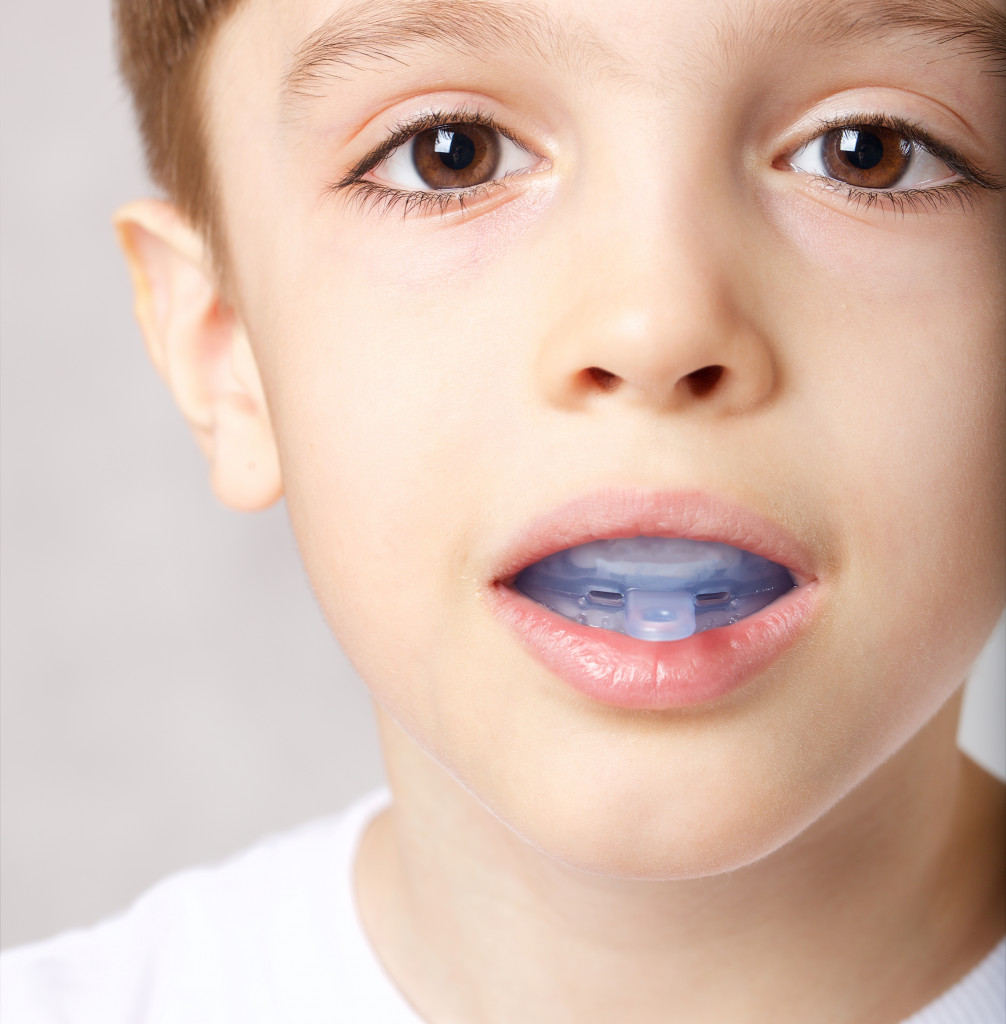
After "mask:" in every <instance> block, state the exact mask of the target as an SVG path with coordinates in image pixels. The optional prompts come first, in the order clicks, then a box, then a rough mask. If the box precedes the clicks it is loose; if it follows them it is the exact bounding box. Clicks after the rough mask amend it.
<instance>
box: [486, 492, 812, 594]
mask: <svg viewBox="0 0 1006 1024" xmlns="http://www.w3.org/2000/svg"><path fill="white" fill-rule="evenodd" d="M615 537H687V538H690V539H691V540H705V541H716V542H718V543H721V544H730V545H732V546H734V547H737V548H743V549H744V550H745V551H750V552H751V553H752V554H755V555H760V556H761V557H762V558H767V559H769V560H770V561H772V562H776V563H778V564H779V565H782V566H784V567H785V568H786V569H788V570H789V571H790V573H791V574H792V575H793V578H794V579H795V581H796V583H797V584H798V585H803V584H805V583H810V582H812V581H813V580H816V579H817V578H818V572H817V567H816V566H817V559H815V558H814V556H813V554H812V553H811V551H810V550H809V549H808V548H807V547H806V546H805V545H804V544H803V543H802V542H801V541H799V540H798V539H797V538H796V537H795V536H794V535H793V534H792V533H790V531H789V530H787V529H785V528H784V527H782V526H780V525H779V524H778V523H776V522H774V521H773V520H771V519H768V518H766V517H765V516H763V515H760V514H759V513H757V512H755V511H753V510H751V509H749V508H747V507H745V506H743V505H739V504H736V503H735V502H733V501H730V500H727V499H724V498H720V497H715V496H713V495H710V494H706V493H704V492H701V491H643V490H624V489H609V490H601V491H595V492H593V493H591V494H586V495H583V496H581V497H579V498H574V499H573V500H572V501H568V502H566V503H564V504H563V505H560V506H559V507H558V508H555V509H552V510H551V511H549V512H546V513H544V514H543V515H540V516H538V517H536V518H535V519H533V520H531V522H529V523H527V524H526V525H525V526H523V527H522V528H521V529H519V530H518V531H517V533H516V534H515V535H514V536H513V537H512V538H511V540H510V542H509V543H508V544H507V545H506V546H505V547H504V549H503V552H502V553H501V556H500V559H499V562H498V567H497V570H496V573H495V574H494V578H493V581H492V582H493V583H494V584H497V583H502V584H509V583H510V582H511V581H512V580H513V578H514V577H515V576H516V575H517V574H518V573H519V572H520V571H521V570H522V569H524V568H526V567H527V566H529V565H533V564H534V563H535V562H537V561H539V560H540V559H542V558H544V557H545V556H546V555H551V554H553V553H554V552H556V551H562V550H564V549H566V548H571V547H576V546H577V545H578V544H586V543H588V542H589V541H592V540H608V539H610V538H615Z"/></svg>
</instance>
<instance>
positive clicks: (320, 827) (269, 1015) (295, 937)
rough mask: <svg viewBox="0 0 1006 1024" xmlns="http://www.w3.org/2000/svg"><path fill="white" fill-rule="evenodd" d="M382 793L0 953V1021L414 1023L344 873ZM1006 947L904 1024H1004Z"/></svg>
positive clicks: (48, 1023)
mask: <svg viewBox="0 0 1006 1024" xmlns="http://www.w3.org/2000/svg"><path fill="white" fill-rule="evenodd" d="M388 799H389V797H388V793H387V791H386V790H380V791H378V792H376V793H372V794H370V795H369V796H366V797H364V798H362V799H361V800H359V801H357V802H356V803H355V804H353V805H352V806H351V807H350V808H349V809H348V810H346V811H345V812H343V813H342V814H341V815H338V816H336V817H332V818H326V819H323V820H320V821H317V822H313V823H310V824H307V825H304V826H301V827H300V828H298V829H295V830H293V831H291V832H287V833H284V834H283V835H280V836H276V837H272V838H268V839H265V840H263V841H261V842H260V843H258V844H257V845H255V846H253V847H252V848H251V849H249V850H248V851H247V852H245V853H243V854H240V855H238V856H237V857H235V858H233V859H231V860H229V861H227V862H225V863H224V864H221V865H219V866H217V867H210V868H197V869H194V870H190V871H184V872H182V873H181V874H178V875H174V876H173V877H171V878H169V879H167V880H165V881H164V882H161V883H160V884H159V885H157V886H155V887H154V888H153V889H152V890H150V892H148V893H147V894H146V895H145V896H143V897H142V898H141V899H140V900H139V901H138V902H137V903H136V904H135V905H134V906H133V907H132V908H131V909H130V910H129V911H127V912H126V913H125V914H123V915H121V916H119V917H115V918H112V919H110V920H108V921H106V922H104V923H102V924H99V925H97V926H96V927H94V928H91V929H88V930H85V931H75V932H69V933H67V934H65V935H61V936H58V937H56V938H54V939H50V940H49V941H47V942H41V943H37V944H35V945H31V946H25V947H23V948H21V949H16V950H12V951H10V952H8V953H5V954H3V956H2V957H0V1024H342V1022H345V1024H422V1021H421V1020H420V1018H419V1017H418V1015H417V1014H416V1013H415V1011H414V1010H412V1009H411V1007H410V1006H409V1005H408V1003H406V1001H405V1000H404V998H403V997H402V996H401V995H400V994H399V992H398V990H397V989H396V988H395V986H394V984H393V983H392V982H391V980H390V979H389V978H388V976H387V975H386V974H385V972H384V969H383V968H382V967H381V965H380V963H379V962H378V960H377V957H376V956H375V955H374V952H373V950H372V949H371V946H370V943H369V942H368V940H367V938H366V936H365V934H364V932H363V929H362V927H361V925H360V920H359V917H358V915H357V910H356V903H355V898H354V895H353V863H354V859H355V854H356V848H357V844H358V842H359V838H360V836H361V834H362V833H363V830H364V828H365V827H366V825H367V823H368V822H369V821H370V819H371V818H372V817H373V816H374V815H375V814H376V813H377V812H378V811H379V810H380V808H381V807H383V806H384V805H385V804H386V803H387V801H388ZM1004 1020H1006V940H1004V942H1003V943H1000V945H999V946H998V947H997V948H996V949H995V950H994V951H993V952H992V953H991V954H989V956H988V957H986V959H985V960H984V961H982V963H981V964H979V965H978V966H977V967H976V968H975V969H974V970H973V971H972V972H971V973H970V974H969V975H968V976H967V977H966V978H964V979H963V980H962V981H961V982H960V983H959V984H957V985H956V986H955V987H954V988H952V989H951V990H950V991H949V992H947V993H946V994H944V995H943V997H942V998H940V999H938V1000H937V1001H936V1002H935V1003H931V1004H930V1005H929V1006H928V1007H927V1008H926V1009H924V1010H922V1011H921V1012H920V1013H918V1014H916V1015H915V1016H913V1017H912V1018H911V1020H910V1021H906V1022H905V1024H1003V1021H1004Z"/></svg>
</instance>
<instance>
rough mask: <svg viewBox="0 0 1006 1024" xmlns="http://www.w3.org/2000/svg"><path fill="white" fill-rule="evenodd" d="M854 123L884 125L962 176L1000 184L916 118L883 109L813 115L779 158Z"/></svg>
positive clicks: (983, 183) (990, 184) (986, 184)
mask: <svg viewBox="0 0 1006 1024" xmlns="http://www.w3.org/2000/svg"><path fill="white" fill-rule="evenodd" d="M853 125H858V126H862V127H866V128H887V129H888V130H890V131H893V132H897V133H898V134H899V135H903V136H904V137H905V138H906V139H907V140H908V141H909V142H913V143H915V144H916V145H918V146H921V147H922V148H923V149H925V150H926V151H927V152H928V153H930V154H931V155H932V156H934V157H936V159H937V160H940V161H942V162H943V163H944V164H946V165H947V167H949V168H950V170H952V171H954V172H955V173H956V174H959V175H960V176H961V177H962V178H963V179H965V180H967V181H969V182H974V183H975V184H977V185H981V186H982V187H984V188H987V189H992V190H999V189H1001V188H1003V187H1004V184H1006V183H1004V182H1003V181H1002V179H1000V178H998V177H996V176H995V175H994V174H991V173H990V172H988V171H986V170H983V169H982V168H980V167H978V166H977V164H975V163H973V162H972V161H970V160H968V159H967V158H966V157H964V156H962V155H961V154H960V153H959V152H958V151H957V150H956V149H953V148H952V147H950V146H948V145H947V144H946V143H944V142H943V141H942V140H941V139H939V138H937V136H935V135H934V134H933V133H932V132H930V131H928V130H927V129H926V128H924V127H923V126H922V125H920V124H919V123H918V122H916V121H913V120H910V119H908V118H904V117H900V116H899V115H896V114H886V113H875V112H874V113H845V114H842V115H840V116H831V117H826V118H816V119H815V120H814V121H813V122H812V126H811V129H810V130H809V131H808V132H807V133H806V134H805V135H804V138H803V141H802V142H801V143H800V144H799V145H798V146H794V147H792V148H790V149H789V150H788V151H787V152H786V154H785V155H784V157H783V158H782V159H783V160H785V161H786V162H787V164H788V161H789V160H790V159H792V157H793V156H795V155H796V154H797V153H799V152H800V151H801V150H803V149H805V148H806V147H808V146H809V145H811V143H813V142H815V141H817V140H818V139H820V138H821V137H822V136H824V135H826V134H827V133H828V132H831V131H835V130H837V129H839V128H848V127H851V126H853Z"/></svg>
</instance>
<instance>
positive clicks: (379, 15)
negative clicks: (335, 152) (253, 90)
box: [283, 0, 612, 101]
mask: <svg viewBox="0 0 1006 1024" xmlns="http://www.w3.org/2000/svg"><path fill="white" fill-rule="evenodd" d="M430 44H434V45H435V44H440V45H446V46H448V47H451V48H453V49H457V50H462V51H467V52H472V51H475V52H479V53H494V52H498V51H501V50H506V51H508V52H511V53H512V52H523V53H525V54H527V55H529V56H531V57H534V58H537V59H539V60H543V61H548V62H552V63H560V64H562V65H563V66H565V67H567V68H570V69H573V70H576V71H583V70H585V69H586V68H587V67H588V66H589V65H596V64H598V63H600V62H601V61H603V60H609V59H612V55H611V53H610V51H608V49H607V48H606V47H605V46H603V44H602V43H601V42H600V40H599V39H598V38H597V37H596V36H594V35H593V34H592V33H590V32H589V31H588V30H587V29H586V28H585V27H584V26H583V25H581V24H579V23H576V22H568V23H566V24H563V26H562V27H561V28H560V26H559V25H558V24H557V23H556V22H554V21H553V20H552V19H551V18H550V16H549V15H548V13H547V12H546V11H545V10H544V9H543V8H541V7H538V6H536V5H532V4H524V3H499V2H497V0H357V2H351V3H348V4H345V5H343V6H342V7H340V9H339V10H338V11H336V12H335V13H334V14H333V15H331V16H330V17H329V18H327V19H326V20H325V21H324V22H322V24H321V25H320V26H319V27H318V28H317V29H315V30H314V31H313V32H312V33H311V34H310V35H309V36H308V37H307V38H306V39H305V40H304V41H303V43H301V45H300V46H299V47H297V49H296V51H295V52H294V56H293V59H292V61H291V64H290V66H289V70H288V71H287V73H286V76H285V81H284V87H283V93H284V96H285V97H286V99H287V100H290V101H296V100H298V99H307V98H311V97H313V96H316V95H318V93H319V91H321V90H322V89H323V88H324V86H325V85H326V84H327V83H329V82H330V81H331V80H339V79H343V78H347V77H349V76H350V75H351V74H352V73H354V72H356V71H360V70H362V68H363V66H364V65H370V64H373V63H380V62H392V63H397V64H405V63H406V59H405V58H406V57H407V55H408V52H409V50H410V49H413V48H415V47H417V46H422V45H427V46H428V45H430Z"/></svg>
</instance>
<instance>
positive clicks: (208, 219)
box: [113, 0, 240, 264]
mask: <svg viewBox="0 0 1006 1024" xmlns="http://www.w3.org/2000/svg"><path fill="white" fill-rule="evenodd" d="M239 2H240V0H114V5H113V17H114V21H115V28H116V36H117V48H118V57H119V70H120V71H121V73H122V77H123V78H124V79H125V81H126V84H127V85H128V87H129V91H130V92H131V94H132V97H133V107H134V109H135V111H136V117H137V120H138V122H139V126H140V134H141V135H142V137H143V144H144V149H145V151H146V156H147V167H148V170H149V171H150V175H151V177H152V178H153V179H154V181H155V182H156V183H157V184H158V185H160V187H161V188H163V189H164V190H165V191H166V192H167V194H168V196H169V198H170V199H171V200H172V201H173V202H174V203H175V204H176V205H177V206H178V208H179V209H180V210H181V211H182V213H183V214H184V215H185V216H186V218H187V219H188V220H189V221H190V222H191V223H192V224H193V226H195V227H196V228H198V229H200V230H201V231H202V232H203V234H204V235H205V237H206V239H207V242H208V244H209V247H210V252H211V253H212V255H213V256H214V258H215V259H216V260H217V262H218V264H221V259H220V258H221V257H222V256H223V252H224V246H223V244H222V242H223V239H222V237H221V236H220V225H219V224H218V223H217V221H216V217H215V210H216V203H215V187H214V182H213V176H212V173H211V168H210V165H209V159H208V149H207V139H206V131H205V119H204V107H203V99H204V94H203V90H202V87H201V86H202V69H203V65H204V64H205V57H206V54H207V52H208V50H209V45H210V43H211V41H212V39H213V35H214V30H215V28H216V26H217V25H218V24H219V23H220V22H221V20H222V19H223V16H224V15H226V14H228V13H229V12H230V11H231V10H232V9H233V8H234V7H235V6H237V4H238V3H239Z"/></svg>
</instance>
